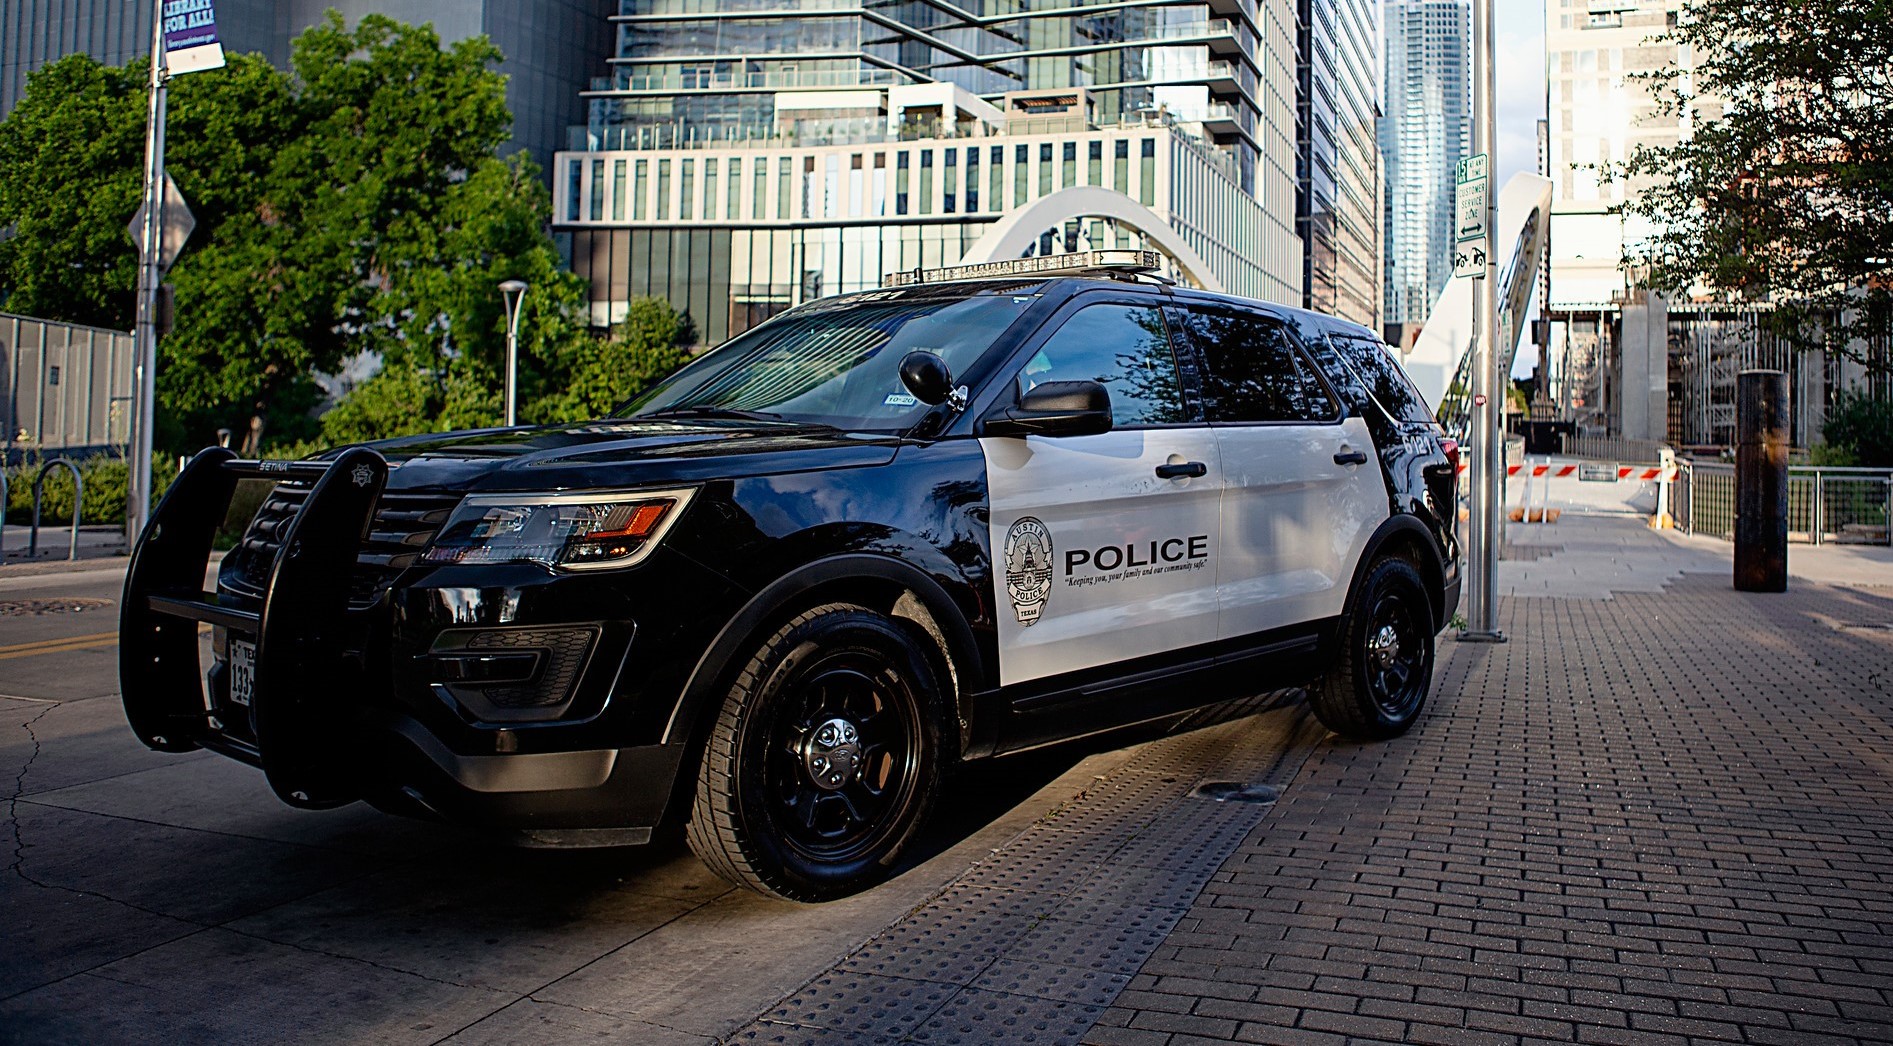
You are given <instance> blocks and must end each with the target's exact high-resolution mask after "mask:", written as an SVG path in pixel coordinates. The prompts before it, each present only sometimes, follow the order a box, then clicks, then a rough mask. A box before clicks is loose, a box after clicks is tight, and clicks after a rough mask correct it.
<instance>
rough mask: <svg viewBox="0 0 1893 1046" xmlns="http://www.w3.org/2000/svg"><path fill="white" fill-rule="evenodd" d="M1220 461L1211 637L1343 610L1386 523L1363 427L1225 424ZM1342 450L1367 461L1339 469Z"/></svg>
mask: <svg viewBox="0 0 1893 1046" xmlns="http://www.w3.org/2000/svg"><path fill="white" fill-rule="evenodd" d="M1216 434H1217V438H1218V441H1219V443H1220V446H1221V451H1222V459H1223V479H1224V497H1223V509H1222V535H1223V544H1222V548H1221V550H1220V554H1219V555H1218V557H1217V561H1216V563H1217V575H1216V580H1217V588H1218V589H1219V590H1220V592H1221V595H1222V614H1221V621H1220V624H1219V627H1218V633H1219V635H1220V636H1221V637H1223V638H1229V637H1234V636H1246V635H1250V634H1252V633H1256V632H1262V631H1266V630H1268V629H1272V628H1280V627H1283V626H1285V625H1294V624H1301V623H1304V622H1308V621H1314V620H1318V619H1320V618H1325V617H1333V616H1335V615H1337V614H1339V613H1340V612H1341V604H1342V603H1343V602H1344V601H1345V600H1346V598H1347V588H1348V585H1349V583H1350V582H1351V581H1352V580H1353V573H1354V565H1355V563H1356V562H1358V560H1359V559H1360V555H1361V551H1362V549H1363V548H1364V547H1365V546H1366V543H1367V539H1368V538H1369V537H1370V536H1372V534H1373V532H1374V528H1376V527H1377V526H1379V525H1380V523H1381V521H1382V520H1384V519H1386V518H1387V511H1388V509H1387V489H1386V483H1385V481H1384V480H1383V479H1382V478H1381V472H1380V465H1379V463H1378V461H1377V460H1376V454H1375V452H1374V442H1373V437H1372V436H1371V435H1370V434H1369V433H1368V431H1367V423H1366V422H1365V421H1364V420H1362V419H1360V418H1349V419H1347V420H1346V421H1344V422H1340V423H1334V424H1276V425H1228V426H1220V427H1218V428H1217V429H1216ZM1343 446H1347V447H1350V448H1353V449H1355V450H1359V451H1364V452H1365V453H1366V454H1367V461H1366V463H1364V464H1360V465H1342V464H1338V463H1337V462H1336V461H1335V460H1334V455H1335V454H1336V453H1337V452H1338V451H1340V450H1341V448H1342V447H1343Z"/></svg>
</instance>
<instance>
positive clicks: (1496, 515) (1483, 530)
mask: <svg viewBox="0 0 1893 1046" xmlns="http://www.w3.org/2000/svg"><path fill="white" fill-rule="evenodd" d="M1492 41H1493V33H1492V0H1472V55H1473V58H1472V152H1473V155H1475V156H1478V155H1480V154H1484V155H1485V156H1486V157H1487V161H1486V162H1487V165H1488V169H1489V170H1492V171H1494V172H1495V173H1496V170H1497V167H1498V156H1497V155H1496V149H1497V146H1498V120H1497V114H1496V112H1495V110H1494V107H1493V104H1492V101H1493V96H1494V94H1495V88H1496V85H1497V81H1498V77H1497V71H1496V69H1495V65H1496V58H1497V53H1496V51H1495V50H1494V48H1493V44H1492ZM1491 184H1492V182H1491V181H1490V180H1488V181H1487V182H1486V185H1487V186H1488V188H1487V190H1486V197H1485V201H1484V204H1483V205H1482V206H1483V207H1484V210H1485V228H1486V242H1487V244H1488V249H1487V251H1486V263H1485V271H1484V272H1481V273H1478V274H1477V275H1475V276H1474V277H1473V280H1472V337H1473V356H1472V361H1473V373H1472V391H1473V397H1472V403H1473V407H1472V446H1473V459H1472V520H1471V522H1472V528H1471V529H1472V533H1471V535H1470V540H1469V541H1468V542H1467V549H1466V552H1467V559H1468V561H1469V562H1468V567H1469V572H1470V573H1471V575H1472V577H1471V582H1472V585H1471V588H1472V592H1471V599H1470V600H1469V602H1470V606H1469V608H1468V609H1469V610H1470V611H1471V613H1469V614H1468V615H1467V628H1466V631H1465V632H1464V633H1462V634H1461V635H1460V639H1462V640H1469V641H1472V642H1485V643H1503V642H1504V641H1505V635H1504V633H1502V632H1500V631H1499V608H1498V595H1499V578H1498V569H1499V544H1500V542H1501V541H1502V540H1503V539H1504V535H1503V534H1502V533H1501V532H1500V529H1499V528H1500V527H1502V526H1503V525H1504V524H1503V523H1502V522H1501V520H1502V518H1503V517H1502V516H1501V515H1500V511H1501V509H1502V508H1503V506H1502V505H1501V504H1500V500H1501V494H1500V487H1499V483H1500V481H1501V480H1502V479H1503V478H1504V476H1505V433H1504V431H1503V426H1502V425H1501V424H1500V419H1501V418H1502V417H1503V416H1504V415H1503V411H1504V409H1505V381H1504V378H1503V376H1502V375H1500V374H1499V373H1498V369H1499V353H1498V351H1497V350H1498V333H1499V322H1498V321H1499V313H1498V265H1497V257H1496V255H1497V253H1498V252H1497V251H1496V250H1495V249H1492V248H1496V247H1497V246H1498V244H1499V236H1500V232H1499V227H1498V214H1497V208H1496V207H1495V206H1494V204H1495V197H1496V196H1497V194H1496V193H1493V192H1492V191H1491V189H1490V186H1491Z"/></svg>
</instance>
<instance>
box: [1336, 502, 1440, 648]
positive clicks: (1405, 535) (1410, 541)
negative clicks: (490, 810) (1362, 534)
mask: <svg viewBox="0 0 1893 1046" xmlns="http://www.w3.org/2000/svg"><path fill="white" fill-rule="evenodd" d="M1389 555H1392V556H1397V557H1399V558H1401V559H1404V560H1406V561H1408V562H1409V563H1412V564H1413V567H1414V569H1415V570H1418V571H1419V572H1420V578H1421V579H1422V580H1424V581H1425V582H1426V585H1427V592H1426V595H1427V601H1428V602H1429V603H1430V604H1431V605H1432V611H1433V629H1434V631H1435V633H1437V632H1438V631H1439V629H1441V628H1444V627H1445V624H1446V622H1445V615H1446V564H1445V561H1444V560H1443V559H1442V558H1441V554H1440V550H1439V544H1438V541H1437V539H1436V538H1434V536H1433V534H1432V532H1431V531H1429V530H1427V528H1426V524H1424V523H1422V522H1420V521H1419V520H1418V519H1415V518H1414V517H1413V516H1410V515H1406V514H1404V513H1403V514H1400V515H1396V516H1392V517H1389V518H1388V519H1387V520H1386V521H1385V522H1383V523H1382V524H1381V525H1380V526H1379V527H1377V528H1375V530H1374V532H1373V534H1371V535H1370V536H1369V537H1368V539H1367V544H1366V545H1365V546H1364V547H1363V549H1362V550H1361V558H1360V559H1359V561H1357V562H1356V563H1355V564H1354V576H1353V577H1352V578H1350V579H1349V580H1348V588H1347V602H1346V603H1344V604H1342V605H1343V607H1344V608H1345V609H1344V610H1343V613H1344V614H1347V613H1352V612H1353V610H1354V603H1355V600H1356V599H1357V598H1358V596H1359V594H1360V585H1361V579H1362V578H1364V577H1366V576H1367V571H1368V568H1369V567H1371V566H1372V565H1373V564H1374V562H1375V561H1376V560H1379V559H1382V558H1384V557H1386V556H1389Z"/></svg>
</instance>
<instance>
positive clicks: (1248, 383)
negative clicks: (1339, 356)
mask: <svg viewBox="0 0 1893 1046" xmlns="http://www.w3.org/2000/svg"><path fill="white" fill-rule="evenodd" d="M1182 318H1183V323H1184V324H1185V325H1186V326H1187V327H1188V328H1189V333H1190V340H1191V341H1193V342H1195V343H1196V346H1197V349H1198V351H1200V352H1201V353H1202V355H1203V368H1204V374H1203V382H1202V384H1203V413H1204V415H1205V417H1207V418H1208V419H1209V420H1210V421H1327V420H1330V419H1332V418H1333V417H1334V416H1335V415H1336V414H1338V413H1339V411H1338V410H1337V409H1336V408H1335V404H1334V399H1333V397H1331V396H1329V395H1328V390H1327V389H1326V388H1324V387H1323V386H1322V384H1321V379H1320V378H1317V377H1316V376H1315V373H1314V368H1313V367H1312V366H1311V365H1310V364H1309V363H1308V361H1307V360H1306V359H1305V358H1304V357H1303V356H1302V354H1301V353H1300V352H1299V351H1298V350H1297V349H1296V348H1295V343H1294V341H1293V340H1291V339H1290V338H1289V336H1288V331H1287V330H1285V329H1284V328H1283V327H1282V325H1281V324H1279V323H1276V322H1274V321H1273V320H1269V319H1265V318H1263V317H1261V316H1255V315H1251V314H1245V313H1240V312H1233V311H1224V310H1221V309H1203V308H1190V309H1186V310H1183V311H1182Z"/></svg>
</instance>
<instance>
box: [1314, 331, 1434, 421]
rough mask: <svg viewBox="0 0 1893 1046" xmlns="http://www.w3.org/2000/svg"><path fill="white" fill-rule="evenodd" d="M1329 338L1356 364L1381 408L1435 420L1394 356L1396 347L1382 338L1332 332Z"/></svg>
mask: <svg viewBox="0 0 1893 1046" xmlns="http://www.w3.org/2000/svg"><path fill="white" fill-rule="evenodd" d="M1328 341H1329V342H1330V343H1332V344H1333V345H1334V348H1335V351H1336V352H1339V353H1340V354H1341V356H1342V357H1343V358H1345V359H1346V360H1347V362H1348V365H1349V366H1351V367H1353V368H1354V372H1355V373H1356V374H1358V375H1360V379H1361V383H1362V384H1363V385H1366V386H1367V391H1368V392H1369V393H1371V394H1372V395H1373V397H1374V399H1375V400H1376V401H1378V402H1379V403H1380V406H1381V409H1382V410H1385V411H1386V412H1387V413H1388V414H1389V415H1391V416H1392V417H1393V418H1394V419H1395V420H1397V421H1407V422H1412V423H1414V424H1419V425H1431V424H1433V422H1434V418H1433V412H1432V410H1431V409H1429V408H1428V407H1427V405H1426V400H1424V399H1422V398H1421V397H1420V392H1419V390H1418V389H1415V388H1414V387H1413V381H1412V379H1410V378H1408V377H1407V372H1406V371H1404V370H1401V369H1400V364H1399V363H1398V362H1397V361H1396V360H1395V359H1394V358H1393V351H1392V350H1391V349H1389V348H1387V346H1386V345H1385V344H1383V343H1382V342H1381V341H1380V340H1379V339H1377V338H1362V337H1357V336H1355V335H1349V334H1330V335H1328Z"/></svg>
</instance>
